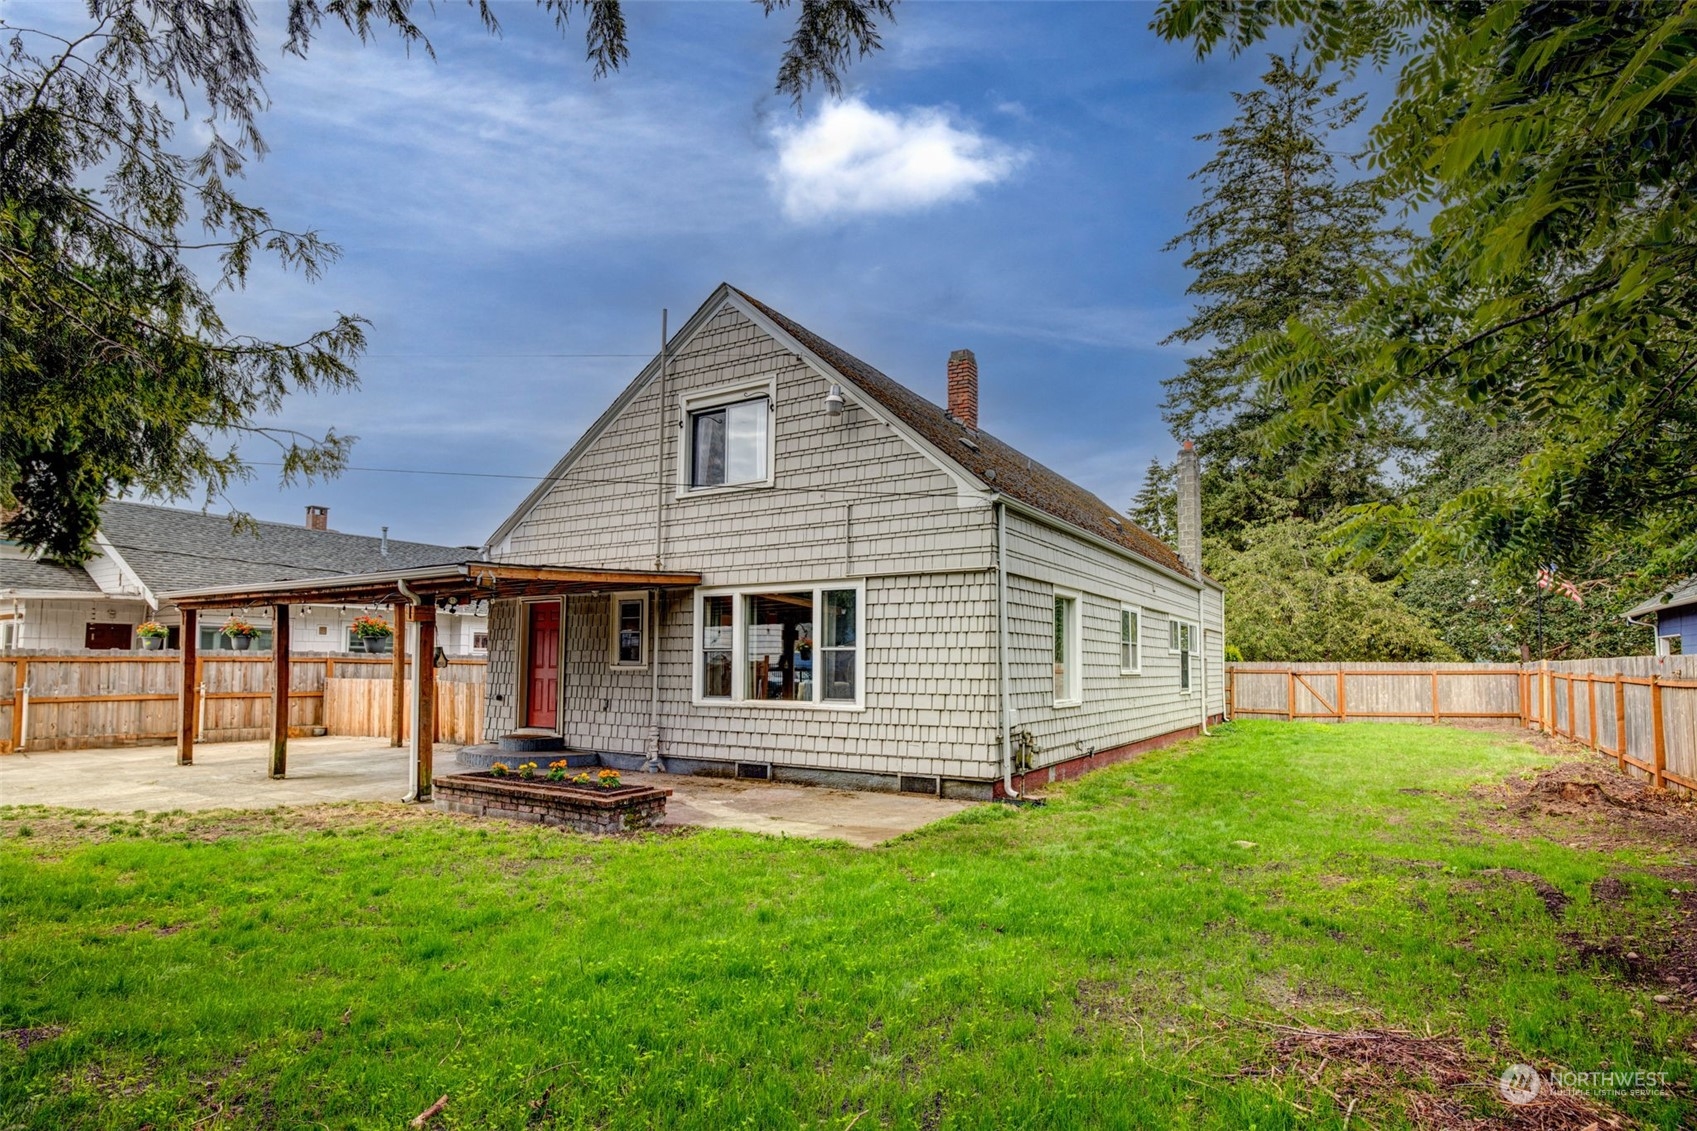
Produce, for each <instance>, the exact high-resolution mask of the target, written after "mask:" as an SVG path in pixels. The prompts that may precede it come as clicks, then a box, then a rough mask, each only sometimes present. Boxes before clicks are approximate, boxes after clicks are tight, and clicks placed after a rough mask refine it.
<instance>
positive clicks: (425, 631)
mask: <svg viewBox="0 0 1697 1131" xmlns="http://www.w3.org/2000/svg"><path fill="white" fill-rule="evenodd" d="M408 615H409V616H410V617H411V618H412V620H413V624H414V626H415V628H414V631H413V654H412V707H413V713H412V720H413V725H412V753H413V793H412V796H413V800H414V801H429V800H430V775H431V771H432V767H431V763H432V761H433V759H434V756H435V753H436V750H435V747H436V606H435V605H413V606H411V607H410V608H409V610H408Z"/></svg>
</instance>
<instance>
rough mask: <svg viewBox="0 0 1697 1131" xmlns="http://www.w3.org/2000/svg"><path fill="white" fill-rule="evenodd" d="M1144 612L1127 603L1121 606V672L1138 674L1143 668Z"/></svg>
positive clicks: (1123, 673) (1122, 673)
mask: <svg viewBox="0 0 1697 1131" xmlns="http://www.w3.org/2000/svg"><path fill="white" fill-rule="evenodd" d="M1142 628H1143V614H1142V613H1140V612H1139V611H1138V610H1136V609H1134V608H1131V607H1130V606H1127V605H1121V606H1120V674H1121V675H1136V674H1137V673H1139V672H1140V671H1142V670H1143V642H1142V640H1141V639H1140V637H1139V633H1140V632H1141V631H1142Z"/></svg>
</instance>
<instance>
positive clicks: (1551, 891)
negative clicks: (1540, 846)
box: [1479, 868, 1572, 920]
mask: <svg viewBox="0 0 1697 1131" xmlns="http://www.w3.org/2000/svg"><path fill="white" fill-rule="evenodd" d="M1479 874H1480V875H1481V876H1500V877H1502V878H1503V879H1505V880H1509V881H1511V882H1513V883H1517V884H1527V885H1529V886H1530V887H1531V888H1532V890H1533V891H1535V892H1537V893H1538V898H1539V899H1541V900H1543V901H1544V910H1545V911H1548V912H1549V913H1550V918H1552V919H1557V920H1559V919H1560V918H1561V917H1562V913H1563V912H1565V911H1566V910H1567V905H1568V904H1569V903H1570V902H1572V901H1571V900H1569V899H1568V897H1567V893H1566V892H1564V891H1562V890H1561V889H1560V888H1558V887H1556V886H1555V885H1554V884H1552V883H1550V881H1548V880H1546V879H1545V878H1544V877H1542V876H1540V875H1537V874H1535V873H1532V872H1522V871H1521V870H1520V869H1518V868H1486V869H1485V870H1484V871H1482V872H1480V873H1479Z"/></svg>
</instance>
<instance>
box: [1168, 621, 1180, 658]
mask: <svg viewBox="0 0 1697 1131" xmlns="http://www.w3.org/2000/svg"><path fill="white" fill-rule="evenodd" d="M1183 623H1184V622H1183V621H1180V620H1178V619H1177V618H1175V617H1168V618H1167V655H1169V656H1176V655H1178V652H1179V636H1180V635H1181V633H1180V629H1181V627H1182V626H1183Z"/></svg>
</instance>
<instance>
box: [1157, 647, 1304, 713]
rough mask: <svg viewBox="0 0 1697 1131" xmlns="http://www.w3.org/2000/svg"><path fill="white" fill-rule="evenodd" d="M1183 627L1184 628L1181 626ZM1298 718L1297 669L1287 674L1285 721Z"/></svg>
mask: <svg viewBox="0 0 1697 1131" xmlns="http://www.w3.org/2000/svg"><path fill="white" fill-rule="evenodd" d="M1181 627H1182V626H1181ZM1294 718H1296V669H1295V668H1292V669H1291V670H1290V671H1288V672H1286V673H1285V721H1286V722H1289V721H1291V720H1292V719H1294Z"/></svg>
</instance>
